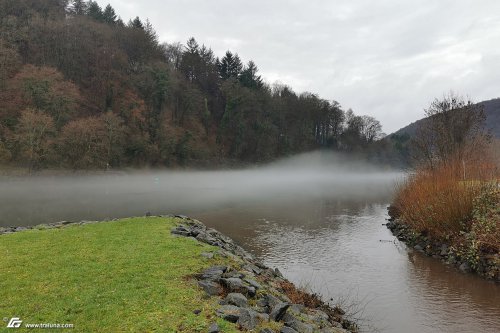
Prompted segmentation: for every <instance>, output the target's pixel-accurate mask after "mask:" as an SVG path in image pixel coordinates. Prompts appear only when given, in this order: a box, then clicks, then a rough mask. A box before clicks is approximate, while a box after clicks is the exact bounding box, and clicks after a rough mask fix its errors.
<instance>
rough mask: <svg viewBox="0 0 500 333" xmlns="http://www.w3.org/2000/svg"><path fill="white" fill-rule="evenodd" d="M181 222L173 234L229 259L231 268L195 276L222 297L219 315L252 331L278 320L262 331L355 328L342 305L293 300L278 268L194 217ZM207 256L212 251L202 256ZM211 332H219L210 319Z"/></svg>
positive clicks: (329, 332) (338, 332)
mask: <svg viewBox="0 0 500 333" xmlns="http://www.w3.org/2000/svg"><path fill="white" fill-rule="evenodd" d="M177 217H181V218H183V224H182V225H179V226H177V227H176V228H174V229H173V230H172V234H175V235H178V236H182V237H192V238H194V239H196V240H197V241H200V242H203V243H207V244H210V245H213V246H217V247H219V248H220V249H219V250H218V251H217V252H216V255H220V256H223V257H230V258H232V259H233V260H232V262H234V263H235V264H234V265H233V266H212V267H209V268H207V269H205V270H204V271H203V272H201V273H199V274H198V275H196V279H197V280H198V285H199V287H200V288H202V289H203V290H204V291H205V292H206V294H207V295H209V296H212V297H220V301H219V304H220V307H219V308H218V309H217V310H216V314H217V316H219V317H221V318H223V319H224V320H227V321H229V322H232V323H237V324H238V326H239V327H240V328H241V329H242V330H255V329H256V328H258V327H260V326H261V325H262V324H265V323H268V322H276V323H278V324H277V325H274V326H273V327H281V328H280V330H279V331H274V330H272V329H270V328H263V329H261V330H260V331H259V332H260V333H273V332H274V333H277V332H280V333H313V332H321V333H346V332H356V331H357V326H356V325H355V324H354V323H352V322H350V321H349V320H346V319H344V318H343V316H342V315H343V312H342V311H341V310H340V309H337V308H335V309H333V308H331V307H329V306H328V305H327V304H325V303H322V304H321V306H319V307H317V308H310V307H306V306H304V305H302V304H293V302H292V301H291V300H290V299H289V297H288V296H287V295H286V293H285V291H284V290H283V288H282V287H281V286H282V284H283V283H285V282H286V283H289V282H288V281H287V280H286V279H284V278H283V276H282V274H281V272H280V271H279V270H278V269H271V268H269V267H267V266H265V265H264V264H262V263H261V262H259V261H258V260H256V259H255V257H254V256H253V255H251V254H250V253H248V252H247V251H245V250H244V249H243V248H241V247H240V246H238V245H237V244H235V243H234V241H233V240H232V239H231V238H229V237H227V236H225V235H223V234H221V233H219V232H218V231H216V230H214V229H211V228H207V227H206V226H205V225H204V224H202V223H201V222H199V221H197V220H193V219H189V218H187V217H184V216H177ZM202 255H203V256H204V257H207V258H211V257H212V256H213V254H212V253H204V254H202ZM209 332H211V333H216V332H219V328H218V326H217V325H216V324H215V323H214V324H212V325H211V326H210V328H209Z"/></svg>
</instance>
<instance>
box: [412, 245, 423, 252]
mask: <svg viewBox="0 0 500 333" xmlns="http://www.w3.org/2000/svg"><path fill="white" fill-rule="evenodd" d="M413 248H414V249H415V250H417V251H423V250H424V248H423V246H422V245H420V244H417V245H415V246H414V247H413Z"/></svg>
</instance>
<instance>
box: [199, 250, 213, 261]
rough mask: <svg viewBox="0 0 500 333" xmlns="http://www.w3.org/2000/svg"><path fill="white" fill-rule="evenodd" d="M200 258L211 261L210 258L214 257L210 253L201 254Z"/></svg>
mask: <svg viewBox="0 0 500 333" xmlns="http://www.w3.org/2000/svg"><path fill="white" fill-rule="evenodd" d="M201 256H202V257H203V258H207V259H212V258H213V257H214V254H213V253H211V252H203V253H202V254H201Z"/></svg>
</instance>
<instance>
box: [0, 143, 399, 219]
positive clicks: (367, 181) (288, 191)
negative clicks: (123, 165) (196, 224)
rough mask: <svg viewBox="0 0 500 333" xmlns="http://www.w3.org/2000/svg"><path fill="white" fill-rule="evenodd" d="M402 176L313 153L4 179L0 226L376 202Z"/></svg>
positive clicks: (1, 181) (0, 197)
mask: <svg viewBox="0 0 500 333" xmlns="http://www.w3.org/2000/svg"><path fill="white" fill-rule="evenodd" d="M401 177H402V174H401V173H399V172H396V171H387V170H381V169H378V168H376V167H374V166H370V165H367V164H365V163H362V162H358V161H353V160H349V159H347V158H346V157H343V156H340V155H336V154H333V153H324V152H315V153H308V154H303V155H299V156H295V157H292V158H288V159H284V160H281V161H277V162H275V163H272V164H269V165H267V166H262V167H255V168H248V169H244V170H233V171H227V170H224V171H168V170H166V171H150V172H144V171H142V172H141V171H136V172H129V173H121V174H116V173H109V174H105V175H98V176H81V175H79V176H74V177H71V176H57V177H56V176H52V177H27V178H12V179H2V180H0V226H19V225H34V224H39V223H47V222H55V221H60V220H82V219H87V220H91V219H105V218H117V217H125V216H138V215H144V214H146V212H150V213H152V214H186V215H189V214H195V213H200V212H204V211H209V210H213V209H220V208H224V207H231V206H235V205H245V204H252V205H255V204H258V203H259V202H262V203H269V202H270V201H277V202H278V201H280V202H287V201H290V202H292V201H297V200H316V199H318V200H319V199H321V198H329V199H332V200H333V199H338V200H351V199H356V200H363V199H364V198H366V199H367V200H368V199H375V198H378V197H384V198H386V197H388V196H390V195H391V193H392V191H393V188H394V184H395V182H396V181H397V180H398V179H400V178H401Z"/></svg>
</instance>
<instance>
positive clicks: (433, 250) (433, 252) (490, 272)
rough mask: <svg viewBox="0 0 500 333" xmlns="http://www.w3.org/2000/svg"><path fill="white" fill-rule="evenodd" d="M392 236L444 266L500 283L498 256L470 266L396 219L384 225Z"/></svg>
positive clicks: (480, 259)
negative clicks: (443, 263) (437, 260)
mask: <svg viewBox="0 0 500 333" xmlns="http://www.w3.org/2000/svg"><path fill="white" fill-rule="evenodd" d="M386 226H387V228H389V230H391V231H392V233H393V235H394V236H396V238H397V239H398V240H400V241H402V242H404V243H405V244H406V245H407V246H408V247H410V248H412V249H413V250H415V251H417V252H420V253H423V254H425V255H427V256H429V257H433V258H436V259H440V260H442V261H443V262H445V263H446V264H449V265H453V266H455V267H457V268H458V269H459V270H461V271H462V272H473V273H477V274H478V275H480V276H482V277H484V278H486V279H489V280H493V281H496V282H500V257H499V255H498V254H487V255H481V256H480V258H479V260H478V263H477V267H471V265H470V264H469V263H468V262H467V261H466V260H465V259H464V258H461V257H460V255H459V254H458V253H457V252H456V251H455V250H454V249H453V248H452V247H451V246H449V245H448V244H446V243H442V242H437V241H435V240H433V239H432V238H430V237H427V236H424V235H420V234H417V233H415V232H414V231H413V230H411V229H410V228H409V227H408V226H407V225H405V224H403V223H401V221H400V220H398V219H397V218H392V217H391V219H390V220H389V222H388V223H387V224H386Z"/></svg>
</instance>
